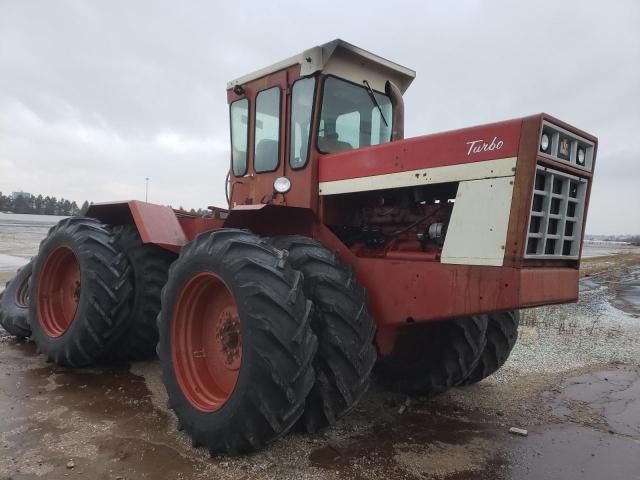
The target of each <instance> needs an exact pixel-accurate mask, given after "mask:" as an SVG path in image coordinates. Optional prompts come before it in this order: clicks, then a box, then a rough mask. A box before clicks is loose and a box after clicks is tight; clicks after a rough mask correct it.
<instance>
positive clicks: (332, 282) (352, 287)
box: [269, 235, 377, 433]
mask: <svg viewBox="0 0 640 480" xmlns="http://www.w3.org/2000/svg"><path fill="white" fill-rule="evenodd" d="M269 242H270V243H271V244H272V245H273V246H274V247H275V248H277V249H279V250H282V251H285V252H287V262H288V263H289V264H290V265H291V266H292V267H293V268H295V269H296V270H298V271H300V272H302V274H303V275H304V293H305V294H306V296H307V298H309V299H310V300H311V301H312V302H313V304H314V313H313V320H312V323H311V326H312V329H313V331H314V333H315V334H316V335H317V336H318V341H319V347H318V352H317V353H316V355H315V358H314V361H313V366H314V370H315V372H316V382H315V384H314V388H313V389H312V391H311V393H310V394H309V397H308V398H307V401H306V406H305V411H304V414H303V416H302V418H301V419H300V422H299V427H300V429H301V430H304V431H306V432H309V433H313V432H317V431H320V430H322V429H324V428H326V427H328V426H330V425H333V424H335V422H336V421H337V420H338V419H340V418H341V417H343V416H344V415H346V414H347V413H348V412H349V411H351V410H352V409H353V407H354V406H355V405H356V404H357V403H358V401H359V400H360V398H361V397H362V396H363V395H364V393H365V392H366V391H367V389H368V387H369V380H370V374H371V370H372V369H373V366H374V364H375V361H376V357H377V353H376V349H375V346H374V343H373V341H374V335H375V331H376V325H375V322H374V321H373V319H372V317H371V316H370V315H369V312H368V310H367V306H366V303H367V296H366V292H365V290H364V288H362V287H361V286H360V285H359V284H358V283H357V282H356V281H355V279H354V273H353V269H352V268H351V267H350V266H348V265H346V264H344V263H342V262H341V261H340V258H339V257H338V255H337V254H336V253H335V252H332V251H331V250H328V249H327V248H325V247H324V246H323V245H322V243H320V242H318V241H317V240H314V239H311V238H309V237H304V236H300V235H293V236H281V237H274V238H271V239H270V240H269Z"/></svg>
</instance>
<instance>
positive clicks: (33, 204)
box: [0, 192, 90, 216]
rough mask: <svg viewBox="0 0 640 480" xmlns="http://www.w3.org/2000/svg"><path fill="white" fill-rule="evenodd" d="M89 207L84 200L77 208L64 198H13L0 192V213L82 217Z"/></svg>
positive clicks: (36, 196) (20, 196)
mask: <svg viewBox="0 0 640 480" xmlns="http://www.w3.org/2000/svg"><path fill="white" fill-rule="evenodd" d="M89 205H90V203H89V202H88V201H86V200H85V201H84V203H83V204H82V206H80V207H79V206H78V204H77V203H76V202H75V201H70V200H67V199H65V198H60V199H58V198H56V197H50V196H49V195H46V196H42V195H32V196H30V197H28V196H26V195H18V196H17V197H15V198H13V197H12V196H8V195H3V194H2V192H0V212H13V213H29V214H37V215H61V216H72V215H82V214H83V213H84V212H86V211H87V209H88V208H89Z"/></svg>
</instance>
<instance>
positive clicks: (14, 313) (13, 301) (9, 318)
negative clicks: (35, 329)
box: [0, 260, 33, 338]
mask: <svg viewBox="0 0 640 480" xmlns="http://www.w3.org/2000/svg"><path fill="white" fill-rule="evenodd" d="M32 268H33V260H32V261H30V262H29V263H27V264H26V265H25V266H24V267H22V268H20V269H19V270H18V272H17V273H16V274H15V276H14V277H13V278H12V279H11V280H9V281H8V282H7V286H6V288H5V289H4V290H3V291H2V293H0V325H1V326H2V328H4V329H5V330H6V331H7V332H8V333H9V334H11V335H14V336H16V337H18V338H28V337H29V336H31V328H29V280H30V279H31V270H32Z"/></svg>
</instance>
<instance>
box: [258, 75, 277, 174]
mask: <svg viewBox="0 0 640 480" xmlns="http://www.w3.org/2000/svg"><path fill="white" fill-rule="evenodd" d="M274 89H277V91H278V139H277V142H278V156H277V160H278V161H277V163H276V165H275V167H274V168H272V169H271V170H258V168H257V165H256V149H257V148H258V142H257V141H256V130H257V128H258V98H259V97H260V94H261V93H264V92H268V91H269V90H274ZM253 115H254V119H253V156H252V159H253V170H254V171H255V172H256V174H261V173H272V172H275V171H276V170H278V168H280V155H281V154H282V145H281V139H282V87H280V85H273V86H272V87H268V88H265V89H263V90H260V91H259V92H257V93H256V96H255V106H254V109H253Z"/></svg>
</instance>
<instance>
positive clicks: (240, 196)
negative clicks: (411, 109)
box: [227, 40, 415, 210]
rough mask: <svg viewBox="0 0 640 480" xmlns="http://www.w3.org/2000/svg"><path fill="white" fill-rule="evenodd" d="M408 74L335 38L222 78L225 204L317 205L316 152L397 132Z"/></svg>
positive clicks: (393, 135) (342, 148)
mask: <svg viewBox="0 0 640 480" xmlns="http://www.w3.org/2000/svg"><path fill="white" fill-rule="evenodd" d="M414 78H415V72H414V71H413V70H410V69H408V68H405V67H402V66H400V65H398V64H395V63H393V62H390V61H388V60H386V59H384V58H382V57H379V56H377V55H374V54H372V53H369V52H367V51H365V50H362V49H360V48H358V47H356V46H354V45H351V44H349V43H347V42H344V41H342V40H334V41H332V42H329V43H326V44H324V45H320V46H317V47H314V48H311V49H309V50H305V51H304V52H302V53H301V54H299V55H296V56H294V57H291V58H289V59H286V60H284V61H281V62H278V63H276V64H274V65H272V66H270V67H267V68H264V69H262V70H258V71H257V72H254V73H252V74H250V75H246V76H244V77H241V78H239V79H236V80H233V81H231V82H229V83H228V85H227V98H228V101H229V104H230V126H231V172H230V190H229V194H230V204H231V206H232V207H233V206H238V205H254V204H264V203H276V204H287V205H289V206H298V207H303V208H311V209H313V210H316V209H317V207H318V198H317V168H318V167H317V160H318V158H319V157H320V156H322V155H324V154H328V153H336V152H343V151H349V150H354V149H358V148H362V147H367V146H372V145H379V144H383V143H387V142H390V141H392V140H397V139H399V138H401V137H402V131H403V128H402V125H403V122H404V119H403V105H402V93H404V91H405V90H406V89H407V88H408V87H409V85H410V84H411V82H412V81H413V79H414ZM281 178H282V179H283V180H280V181H279V182H276V180H278V179H281ZM312 179H315V182H314V181H313V180H312ZM274 183H275V187H277V188H275V187H274ZM314 183H315V185H314ZM278 188H279V189H280V190H285V189H286V191H278Z"/></svg>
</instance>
